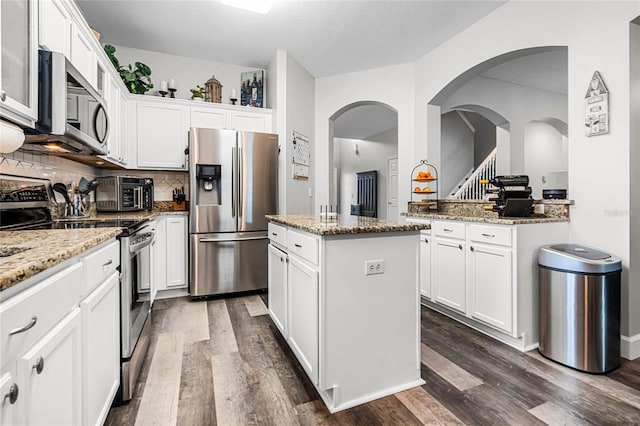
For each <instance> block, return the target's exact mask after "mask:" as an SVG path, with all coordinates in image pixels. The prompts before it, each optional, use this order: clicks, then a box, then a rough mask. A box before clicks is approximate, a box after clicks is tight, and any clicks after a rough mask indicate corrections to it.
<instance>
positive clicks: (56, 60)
mask: <svg viewBox="0 0 640 426" xmlns="http://www.w3.org/2000/svg"><path fill="white" fill-rule="evenodd" d="M38 71H39V78H38V121H37V122H36V126H35V129H33V130H31V131H28V133H27V136H26V138H25V139H26V140H25V142H26V143H27V144H29V145H28V146H25V148H26V149H27V150H31V151H41V152H44V153H49V154H53V155H55V154H60V155H64V154H88V155H104V154H106V153H107V150H106V146H105V144H106V141H107V137H108V135H109V117H108V115H107V110H106V108H105V102H104V100H103V99H102V97H101V96H100V94H99V93H98V92H97V91H96V90H95V89H94V88H93V87H91V85H90V84H89V82H88V81H87V80H86V79H85V78H84V77H83V76H82V74H80V72H79V71H78V70H77V69H75V68H74V67H73V65H71V63H70V62H69V61H68V60H67V59H66V58H65V56H64V55H63V54H62V53H58V52H49V51H46V50H40V51H39V52H38Z"/></svg>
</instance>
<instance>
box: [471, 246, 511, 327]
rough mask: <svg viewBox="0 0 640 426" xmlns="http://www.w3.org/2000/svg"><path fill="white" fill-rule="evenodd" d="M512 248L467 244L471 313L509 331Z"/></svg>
mask: <svg viewBox="0 0 640 426" xmlns="http://www.w3.org/2000/svg"><path fill="white" fill-rule="evenodd" d="M511 258H512V251H511V249H509V248H504V247H498V246H491V245H484V244H473V245H472V246H470V247H469V293H470V306H469V311H470V313H471V316H472V317H474V318H476V319H479V320H481V321H483V322H485V323H487V324H489V325H492V326H494V327H496V328H498V329H500V330H504V331H507V332H509V333H511V331H512V326H513V320H512V318H513V315H512V314H513V278H512V277H513V274H512V264H511Z"/></svg>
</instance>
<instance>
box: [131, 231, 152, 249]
mask: <svg viewBox="0 0 640 426" xmlns="http://www.w3.org/2000/svg"><path fill="white" fill-rule="evenodd" d="M142 235H144V236H145V239H144V240H143V241H142V242H140V243H138V244H132V245H131V246H129V252H131V253H135V252H138V251H140V250H142V249H143V248H145V247H147V246H150V245H151V244H152V243H153V242H154V241H155V239H156V234H155V233H153V232H147V233H146V234H142Z"/></svg>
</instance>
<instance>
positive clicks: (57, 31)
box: [38, 0, 71, 59]
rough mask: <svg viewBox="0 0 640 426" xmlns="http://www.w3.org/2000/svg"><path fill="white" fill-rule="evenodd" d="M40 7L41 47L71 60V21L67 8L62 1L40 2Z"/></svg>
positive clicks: (49, 0)
mask: <svg viewBox="0 0 640 426" xmlns="http://www.w3.org/2000/svg"><path fill="white" fill-rule="evenodd" d="M38 5H39V6H40V10H39V12H40V26H39V40H40V46H41V47H43V48H45V49H46V50H50V51H52V52H60V53H64V56H66V57H67V59H71V19H70V17H69V12H68V11H67V9H66V7H65V6H64V5H63V4H62V2H61V1H60V0H47V1H40V2H38Z"/></svg>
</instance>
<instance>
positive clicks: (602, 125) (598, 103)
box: [584, 71, 609, 136]
mask: <svg viewBox="0 0 640 426" xmlns="http://www.w3.org/2000/svg"><path fill="white" fill-rule="evenodd" d="M584 107H585V121H584V124H585V126H587V136H595V135H603V134H605V133H609V90H607V86H605V84H604V81H603V80H602V76H601V75H600V73H599V72H598V71H596V72H594V73H593V77H591V83H590V84H589V89H588V90H587V94H586V95H585V97H584Z"/></svg>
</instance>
